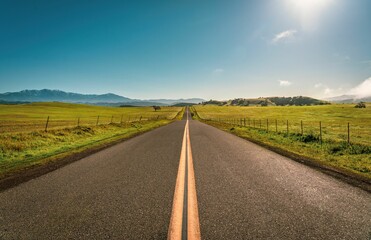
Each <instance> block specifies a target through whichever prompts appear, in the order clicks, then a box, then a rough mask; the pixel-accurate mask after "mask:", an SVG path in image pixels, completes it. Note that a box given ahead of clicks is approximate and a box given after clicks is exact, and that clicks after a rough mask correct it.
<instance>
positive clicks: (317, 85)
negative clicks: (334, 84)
mask: <svg viewBox="0 0 371 240" xmlns="http://www.w3.org/2000/svg"><path fill="white" fill-rule="evenodd" d="M322 86H323V84H322V83H316V84H315V85H314V87H315V88H320V87H322Z"/></svg>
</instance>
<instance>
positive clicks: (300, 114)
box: [192, 104, 371, 179]
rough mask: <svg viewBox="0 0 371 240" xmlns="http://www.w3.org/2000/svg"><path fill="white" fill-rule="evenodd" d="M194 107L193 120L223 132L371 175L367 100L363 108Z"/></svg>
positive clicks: (370, 124) (370, 119) (370, 110)
mask: <svg viewBox="0 0 371 240" xmlns="http://www.w3.org/2000/svg"><path fill="white" fill-rule="evenodd" d="M192 110H193V112H194V115H195V118H198V119H199V120H201V121H204V122H206V123H208V124H210V125H213V126H215V127H218V128H220V129H223V130H225V131H228V132H231V133H233V134H236V135H238V136H241V137H244V138H247V139H251V140H254V141H257V142H261V143H263V144H266V145H269V146H272V147H274V148H279V149H283V150H285V151H288V152H292V153H295V154H297V155H300V156H303V157H307V158H310V159H313V160H315V161H317V162H320V163H321V164H324V165H328V166H333V167H336V168H340V169H343V170H345V171H350V172H352V173H355V174H358V175H362V176H364V177H367V178H370V179H371V104H367V107H366V108H363V109H358V108H354V104H334V105H324V106H272V107H256V106H254V107H238V106H215V105H205V106H202V105H196V106H194V107H193V108H192ZM320 122H321V123H320ZM276 123H277V125H276ZM287 123H288V124H287ZM348 123H349V133H350V134H349V140H350V144H348ZM320 124H321V130H322V131H321V132H320ZM276 126H277V127H276ZM287 126H288V131H287ZM302 126H303V127H302ZM302 129H303V130H302ZM321 134H322V135H321ZM321 136H322V137H321Z"/></svg>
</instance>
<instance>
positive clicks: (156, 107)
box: [152, 106, 161, 112]
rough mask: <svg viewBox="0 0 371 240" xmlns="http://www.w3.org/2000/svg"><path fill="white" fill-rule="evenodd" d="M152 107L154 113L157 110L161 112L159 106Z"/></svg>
mask: <svg viewBox="0 0 371 240" xmlns="http://www.w3.org/2000/svg"><path fill="white" fill-rule="evenodd" d="M152 107H153V109H154V110H155V112H157V110H161V107H160V106H152Z"/></svg>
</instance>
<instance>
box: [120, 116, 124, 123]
mask: <svg viewBox="0 0 371 240" xmlns="http://www.w3.org/2000/svg"><path fill="white" fill-rule="evenodd" d="M123 116H124V114H122V115H121V120H120V124H122V118H123Z"/></svg>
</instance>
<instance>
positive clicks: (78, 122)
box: [77, 118, 80, 127]
mask: <svg viewBox="0 0 371 240" xmlns="http://www.w3.org/2000/svg"><path fill="white" fill-rule="evenodd" d="M77 126H78V127H80V118H77Z"/></svg>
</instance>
